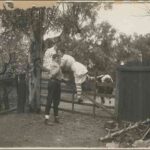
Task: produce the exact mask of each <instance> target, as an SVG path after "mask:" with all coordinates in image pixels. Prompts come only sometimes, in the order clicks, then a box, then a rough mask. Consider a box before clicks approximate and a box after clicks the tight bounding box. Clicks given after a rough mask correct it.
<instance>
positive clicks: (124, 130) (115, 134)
mask: <svg viewBox="0 0 150 150" xmlns="http://www.w3.org/2000/svg"><path fill="white" fill-rule="evenodd" d="M145 123H150V119H147V120H146V121H143V122H136V123H135V124H134V125H129V126H128V127H127V128H124V129H121V130H119V131H116V132H114V133H111V134H108V135H106V136H105V137H101V138H100V139H99V140H100V141H105V140H109V139H112V138H113V137H115V136H117V135H120V134H122V133H124V132H127V131H129V130H132V129H135V128H137V127H138V126H139V125H141V124H145Z"/></svg>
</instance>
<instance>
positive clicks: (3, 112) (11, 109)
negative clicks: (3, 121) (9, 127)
mask: <svg viewBox="0 0 150 150" xmlns="http://www.w3.org/2000/svg"><path fill="white" fill-rule="evenodd" d="M16 110H17V107H13V108H10V109H8V110H4V111H1V112H0V115H3V114H7V113H10V112H12V111H16Z"/></svg>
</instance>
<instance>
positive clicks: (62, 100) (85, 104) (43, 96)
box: [41, 95, 99, 108]
mask: <svg viewBox="0 0 150 150" xmlns="http://www.w3.org/2000/svg"><path fill="white" fill-rule="evenodd" d="M41 98H43V99H46V98H47V97H46V96H45V95H41ZM61 102H65V103H71V104H72V101H68V100H65V99H61ZM74 104H78V105H83V106H93V105H94V104H90V103H78V102H74ZM95 106H96V107H97V108H99V107H98V106H97V105H95Z"/></svg>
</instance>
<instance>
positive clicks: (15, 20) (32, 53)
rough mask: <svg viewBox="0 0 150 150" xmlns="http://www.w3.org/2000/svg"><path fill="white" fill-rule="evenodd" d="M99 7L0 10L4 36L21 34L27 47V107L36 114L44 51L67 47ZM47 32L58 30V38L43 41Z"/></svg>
mask: <svg viewBox="0 0 150 150" xmlns="http://www.w3.org/2000/svg"><path fill="white" fill-rule="evenodd" d="M98 6H99V7H100V6H101V3H58V4H57V5H55V6H53V7H47V8H46V7H39V8H37V7H32V8H29V9H27V10H23V9H14V10H13V9H12V10H7V9H3V10H0V16H1V19H2V26H3V27H4V29H5V32H14V33H15V34H16V35H18V34H23V35H25V36H26V37H27V39H28V43H29V53H28V73H29V74H28V77H29V106H30V108H31V110H33V111H35V112H39V111H40V79H41V68H40V67H39V65H40V64H41V63H42V60H43V56H44V53H45V50H46V48H47V47H52V46H53V45H55V44H58V43H63V44H64V45H65V44H66V43H67V40H68V39H69V36H73V35H75V34H77V33H80V32H81V30H82V28H81V26H80V23H81V22H86V21H87V20H88V21H89V20H90V22H94V21H95V16H96V11H95V8H97V7H98ZM48 30H58V31H60V35H59V36H57V37H54V38H48V39H46V40H43V36H44V35H45V34H46V33H47V32H48Z"/></svg>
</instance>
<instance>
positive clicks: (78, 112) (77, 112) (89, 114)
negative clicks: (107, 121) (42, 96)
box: [41, 104, 112, 118]
mask: <svg viewBox="0 0 150 150" xmlns="http://www.w3.org/2000/svg"><path fill="white" fill-rule="evenodd" d="M41 106H43V107H45V104H41ZM52 108H53V107H52ZM58 109H59V110H60V111H65V112H70V113H76V114H81V115H88V116H93V114H91V113H87V112H80V111H76V110H74V111H73V112H72V110H70V109H64V108H60V107H59V108H58ZM96 117H100V118H112V116H104V115H103V116H102V115H97V116H96Z"/></svg>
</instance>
